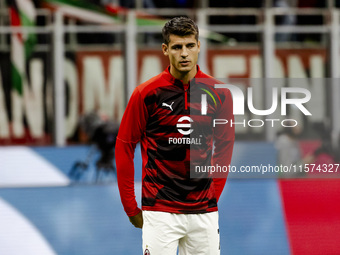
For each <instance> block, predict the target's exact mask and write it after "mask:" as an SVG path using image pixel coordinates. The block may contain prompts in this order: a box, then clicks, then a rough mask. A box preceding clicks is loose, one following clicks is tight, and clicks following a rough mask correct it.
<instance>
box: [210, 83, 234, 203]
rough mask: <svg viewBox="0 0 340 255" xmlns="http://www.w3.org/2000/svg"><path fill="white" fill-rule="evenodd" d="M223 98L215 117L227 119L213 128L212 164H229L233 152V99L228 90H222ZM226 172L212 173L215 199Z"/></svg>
mask: <svg viewBox="0 0 340 255" xmlns="http://www.w3.org/2000/svg"><path fill="white" fill-rule="evenodd" d="M224 92H225V93H224V95H225V99H224V101H223V103H222V106H221V108H220V109H219V111H218V113H217V115H216V118H217V119H226V120H228V123H227V124H217V125H216V127H215V128H214V146H215V149H214V154H213V158H212V164H213V165H217V164H218V165H219V166H227V167H228V166H229V165H230V163H231V157H232V153H233V147H234V141H235V127H234V124H231V122H234V115H233V101H232V96H231V93H230V91H229V90H227V89H225V91H224ZM227 175H228V173H219V174H216V175H215V174H214V175H213V177H214V178H213V181H214V186H215V194H216V198H217V201H218V200H219V198H220V196H221V194H222V191H223V189H224V186H225V183H226V181H227Z"/></svg>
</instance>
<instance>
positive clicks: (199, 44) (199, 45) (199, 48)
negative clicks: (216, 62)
mask: <svg viewBox="0 0 340 255" xmlns="http://www.w3.org/2000/svg"><path fill="white" fill-rule="evenodd" d="M197 48H198V53H200V51H201V41H200V40H198V41H197Z"/></svg>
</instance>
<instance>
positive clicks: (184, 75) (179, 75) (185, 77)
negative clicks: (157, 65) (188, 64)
mask: <svg viewBox="0 0 340 255" xmlns="http://www.w3.org/2000/svg"><path fill="white" fill-rule="evenodd" d="M170 74H171V75H172V76H173V77H175V78H176V79H178V80H181V81H182V82H183V84H188V83H189V81H190V80H191V79H192V78H194V77H195V75H196V74H197V66H196V65H195V67H194V68H193V69H191V70H190V71H189V72H179V71H178V70H176V69H175V68H174V67H173V66H170Z"/></svg>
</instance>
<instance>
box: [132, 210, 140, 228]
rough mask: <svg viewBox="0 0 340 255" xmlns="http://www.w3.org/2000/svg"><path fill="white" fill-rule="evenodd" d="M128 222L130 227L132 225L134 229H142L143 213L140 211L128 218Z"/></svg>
mask: <svg viewBox="0 0 340 255" xmlns="http://www.w3.org/2000/svg"><path fill="white" fill-rule="evenodd" d="M129 219H130V222H131V223H132V225H134V226H135V227H136V228H142V227H143V213H142V211H140V212H139V213H138V214H137V215H135V216H131V217H129Z"/></svg>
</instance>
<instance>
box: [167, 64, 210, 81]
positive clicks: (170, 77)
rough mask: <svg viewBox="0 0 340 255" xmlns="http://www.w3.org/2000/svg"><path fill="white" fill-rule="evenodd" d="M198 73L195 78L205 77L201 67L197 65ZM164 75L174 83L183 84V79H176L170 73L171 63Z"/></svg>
mask: <svg viewBox="0 0 340 255" xmlns="http://www.w3.org/2000/svg"><path fill="white" fill-rule="evenodd" d="M196 68H197V73H196V75H195V77H194V78H204V75H203V72H202V71H201V69H200V67H199V66H198V65H196ZM163 77H164V78H165V79H166V80H167V81H169V82H171V83H172V84H183V83H182V81H181V80H178V79H176V78H175V77H173V76H172V74H171V73H170V65H169V66H168V67H167V68H166V69H165V70H164V71H163Z"/></svg>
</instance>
